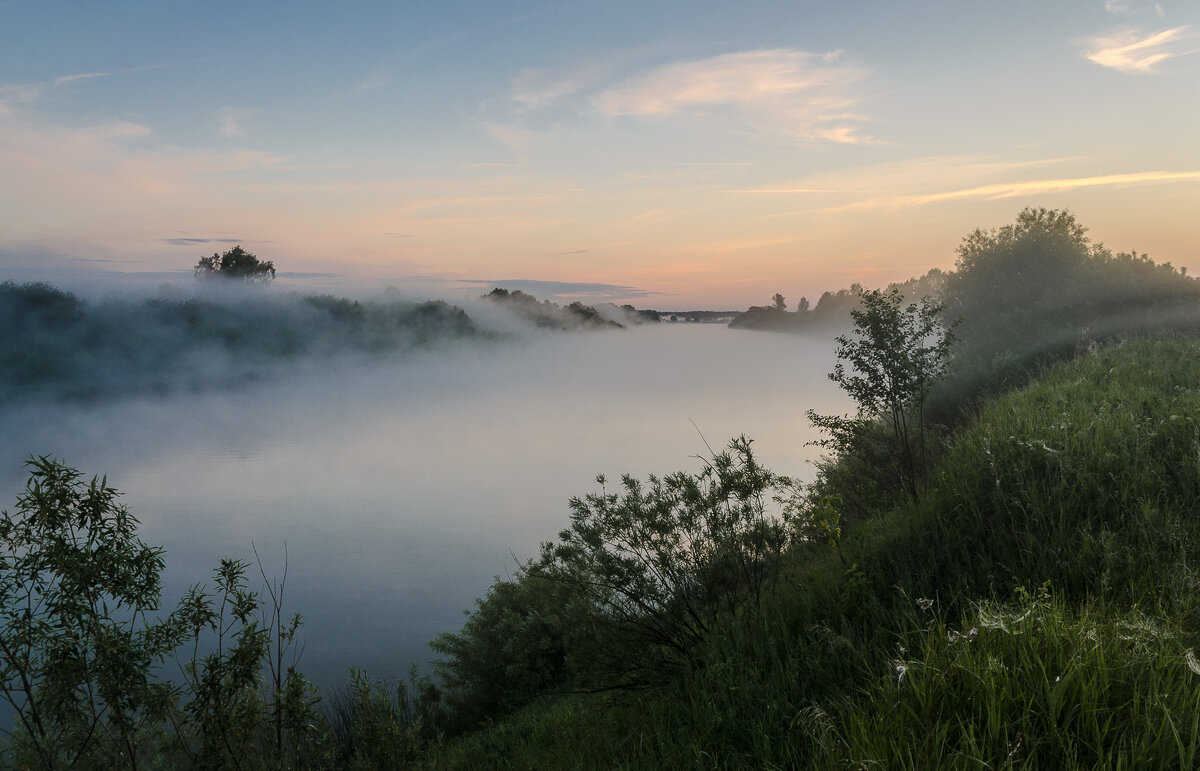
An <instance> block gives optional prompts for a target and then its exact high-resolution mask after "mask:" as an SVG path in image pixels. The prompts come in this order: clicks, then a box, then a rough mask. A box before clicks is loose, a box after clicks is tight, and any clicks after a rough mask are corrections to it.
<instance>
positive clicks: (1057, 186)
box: [826, 171, 1200, 211]
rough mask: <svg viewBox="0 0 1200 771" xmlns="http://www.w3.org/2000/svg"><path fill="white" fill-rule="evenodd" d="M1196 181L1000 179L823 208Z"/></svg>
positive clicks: (1156, 176)
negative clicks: (987, 183)
mask: <svg viewBox="0 0 1200 771" xmlns="http://www.w3.org/2000/svg"><path fill="white" fill-rule="evenodd" d="M1196 181H1200V171H1142V172H1134V173H1131V174H1103V175H1098V176H1092V177H1071V178H1064V179H1037V180H1024V181H1020V182H999V183H995V184H990V185H979V186H976V187H969V188H962V189H958V190H945V191H940V192H934V193H920V194H914V195H893V196H881V197H875V198H867V199H865V200H861V201H855V202H853V203H849V204H845V205H842V206H835V207H831V208H829V209H826V211H851V210H855V209H872V208H883V207H892V208H904V207H909V206H924V205H926V204H931V203H944V202H947V201H960V200H964V199H971V198H979V199H986V200H996V199H1002V198H1017V197H1019V196H1027V195H1038V194H1044V193H1068V192H1071V191H1073V190H1081V189H1084V188H1097V187H1126V186H1129V185H1155V184H1169V183H1177V182H1196Z"/></svg>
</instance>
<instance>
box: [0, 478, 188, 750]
mask: <svg viewBox="0 0 1200 771" xmlns="http://www.w3.org/2000/svg"><path fill="white" fill-rule="evenodd" d="M28 465H29V467H30V478H29V482H28V484H27V485H26V487H25V492H24V494H23V495H21V496H20V497H19V498H18V499H17V506H16V509H15V511H13V512H12V513H10V512H8V511H5V512H3V514H2V515H0V549H2V552H0V654H2V655H0V678H2V680H0V689H2V690H0V695H2V696H3V698H4V699H5V701H7V702H8V703H9V704H10V705H11V706H12V707H13V709H14V710H15V711H16V715H17V724H18V731H19V737H18V739H17V746H19V747H20V748H21V749H22V750H23V751H24V753H25V754H27V759H26V761H25V762H28V763H30V764H33V765H36V766H37V767H41V768H56V767H66V766H74V765H86V766H93V767H95V766H104V765H111V766H112V767H118V766H136V765H137V764H138V761H139V756H138V750H137V743H138V739H139V735H140V734H141V733H143V732H144V731H145V730H147V728H148V727H149V726H152V725H154V724H156V723H157V722H158V721H160V720H162V719H163V717H164V716H165V714H166V713H167V711H168V709H169V708H170V706H171V703H172V700H173V696H174V693H173V689H172V688H171V687H170V686H169V685H167V684H165V683H159V682H154V681H153V680H152V679H151V677H150V672H151V670H152V668H153V667H154V666H155V665H157V664H159V663H160V662H161V661H162V660H163V659H164V658H165V657H166V656H168V655H169V654H170V653H172V652H173V651H174V649H175V647H176V646H177V645H179V644H180V642H182V639H183V630H182V629H181V627H180V625H179V624H178V623H177V622H176V620H174V619H168V620H166V621H161V620H153V619H152V618H151V613H152V612H153V611H155V610H156V609H157V607H158V601H159V592H160V582H159V573H160V571H161V570H162V565H163V562H162V553H161V550H159V549H154V548H151V547H149V546H146V545H145V544H144V543H142V542H141V541H140V540H139V539H138V538H137V535H136V528H137V520H135V519H134V518H133V516H132V515H131V514H130V513H129V511H128V510H127V509H126V508H125V507H124V506H122V505H121V504H120V503H119V502H118V501H117V496H118V493H117V491H116V490H114V489H113V488H111V487H109V486H108V485H107V484H106V483H105V481H104V480H97V479H96V478H93V479H92V480H91V481H90V482H87V483H85V482H83V481H82V480H81V478H80V474H79V472H77V471H75V470H73V469H70V468H67V467H66V466H65V465H63V464H62V463H60V462H58V461H56V460H53V459H50V458H46V457H41V458H36V459H33V460H31V461H29V463H28Z"/></svg>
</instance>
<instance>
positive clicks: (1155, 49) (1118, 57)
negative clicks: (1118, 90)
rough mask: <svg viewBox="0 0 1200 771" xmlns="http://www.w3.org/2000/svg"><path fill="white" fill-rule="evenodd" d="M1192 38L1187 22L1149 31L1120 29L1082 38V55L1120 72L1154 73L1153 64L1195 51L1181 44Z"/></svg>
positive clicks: (1193, 36)
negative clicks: (1182, 24)
mask: <svg viewBox="0 0 1200 771" xmlns="http://www.w3.org/2000/svg"><path fill="white" fill-rule="evenodd" d="M1194 38H1195V35H1193V34H1192V33H1191V32H1190V27H1188V26H1186V25H1185V26H1181V27H1172V28H1171V29H1167V30H1163V31H1161V32H1155V33H1152V34H1147V33H1146V32H1144V31H1142V30H1137V29H1122V30H1118V31H1116V32H1113V33H1110V34H1108V35H1101V36H1097V37H1092V38H1087V39H1086V40H1084V41H1082V43H1083V49H1084V50H1083V56H1084V57H1085V58H1087V59H1088V60H1089V61H1093V62H1095V63H1096V64H1099V65H1101V66H1102V67H1111V68H1112V69H1115V70H1120V71H1121V72H1141V73H1149V72H1155V67H1156V66H1157V65H1158V64H1159V63H1160V62H1162V61H1165V60H1166V59H1170V58H1172V57H1176V56H1183V55H1185V54H1190V53H1195V51H1196V49H1194V48H1193V49H1185V48H1184V47H1183V46H1184V45H1185V41H1187V40H1190V39H1194Z"/></svg>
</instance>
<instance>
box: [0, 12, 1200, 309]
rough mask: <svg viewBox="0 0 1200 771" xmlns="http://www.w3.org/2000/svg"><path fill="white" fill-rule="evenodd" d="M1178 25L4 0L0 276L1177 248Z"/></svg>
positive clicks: (396, 272)
mask: <svg viewBox="0 0 1200 771" xmlns="http://www.w3.org/2000/svg"><path fill="white" fill-rule="evenodd" d="M247 6H252V7H247ZM1197 49H1200V3H1196V2H1194V1H1193V0H1189V1H1188V2H1170V1H1167V2H1161V3H1157V4H1156V3H1152V2H1150V3H1147V2H1138V1H1137V0H1109V1H1108V2H1107V3H1106V2H1104V0H1086V1H1085V0H1071V1H1070V2H1055V3H1046V2H1040V3H1035V2H1008V3H950V2H920V3H915V2H914V3H881V2H877V3H866V2H863V3H836V4H835V3H808V2H759V3H747V4H741V5H738V6H735V5H734V4H730V3H714V2H689V3H678V2H662V3H650V4H647V3H626V2H573V3H525V2H510V3H465V2H441V3H420V4H418V3H382V2H358V3H353V4H347V5H346V6H345V7H334V6H333V5H331V4H328V3H297V2H291V3H253V4H248V3H223V2H210V3H203V4H200V3H178V2H136V3H135V2H107V3H68V2H13V1H11V0H0V274H4V272H5V270H6V266H8V268H11V269H15V268H16V267H21V268H25V269H28V268H29V267H30V265H37V264H43V263H44V264H46V265H50V264H52V263H53V264H58V263H63V264H67V263H65V262H64V261H68V260H70V259H71V258H92V259H97V258H98V259H122V260H130V262H123V263H119V265H120V266H121V267H122V269H124V270H130V271H150V272H161V271H171V270H185V271H186V269H187V268H188V267H189V266H190V265H191V264H194V262H195V261H196V259H198V258H199V256H201V255H202V254H204V253H205V249H206V248H208V251H209V252H211V251H213V250H215V249H217V248H225V247H224V246H222V244H224V243H226V241H225V240H227V239H232V240H233V241H238V242H244V243H246V244H247V245H249V246H250V248H252V249H254V250H256V251H257V252H258V253H259V254H260V256H263V257H266V258H270V259H274V260H275V262H276V264H277V265H279V266H280V267H283V268H285V269H291V270H295V271H307V272H321V273H335V274H339V275H345V276H353V277H357V278H362V279H371V280H378V281H380V282H393V283H396V282H403V281H404V280H405V279H408V278H421V279H424V280H425V283H424V284H423V286H432V285H434V284H436V281H434V282H433V283H430V282H429V279H434V280H446V281H453V280H455V279H463V280H478V279H483V280H491V279H501V278H510V279H527V280H540V281H558V282H581V283H603V284H615V285H620V286H627V287H633V288H635V289H637V290H640V291H642V292H660V293H662V295H661V303H659V304H660V305H662V306H664V307H668V306H669V307H684V306H717V305H720V306H729V307H738V306H740V305H745V304H748V303H750V302H762V301H765V300H766V298H767V297H769V295H770V294H771V293H773V292H775V291H782V292H784V293H785V294H787V295H788V296H789V297H798V296H799V295H801V294H808V295H815V294H819V292H820V291H822V290H823V289H831V288H837V287H839V286H844V285H846V284H848V283H849V282H850V281H863V282H864V283H867V284H878V283H882V282H885V281H890V280H897V279H903V278H906V277H908V276H909V275H912V274H913V273H915V272H923V271H924V270H925V269H927V268H929V267H933V266H941V267H949V266H950V265H951V264H952V263H953V259H954V254H953V251H954V247H955V245H956V244H957V243H958V241H959V239H961V237H962V236H963V235H964V234H965V233H966V232H967V231H969V230H970V229H972V228H974V227H980V226H982V227H994V226H999V225H1003V224H1006V223H1007V222H1010V221H1011V220H1012V219H1013V217H1014V216H1015V214H1016V213H1017V212H1018V211H1019V210H1020V209H1021V208H1022V207H1024V206H1026V205H1035V206H1047V207H1053V208H1063V207H1065V208H1070V209H1071V210H1072V211H1074V212H1076V214H1077V216H1078V217H1079V219H1080V220H1081V221H1082V222H1083V223H1084V224H1085V225H1087V226H1089V227H1090V228H1091V231H1092V234H1093V236H1094V237H1096V238H1097V239H1098V240H1103V241H1105V242H1106V243H1107V244H1108V245H1109V246H1111V247H1113V248H1115V249H1124V250H1128V249H1134V248H1136V249H1138V250H1140V251H1148V252H1150V253H1151V255H1152V256H1153V257H1156V258H1158V259H1161V260H1171V261H1173V262H1174V263H1175V264H1184V265H1189V266H1190V267H1193V268H1200V254H1198V253H1197V247H1196V243H1197V242H1196V238H1195V237H1194V235H1193V231H1194V229H1193V228H1191V227H1190V226H1191V222H1190V219H1191V218H1192V217H1193V216H1194V213H1195V212H1196V211H1197V210H1200V206H1198V204H1200V143H1197V141H1196V136H1197V135H1200V132H1198V129H1200V106H1198V105H1200V54H1197V53H1196V52H1197ZM181 239H192V240H190V241H188V240H181ZM205 239H212V241H209V242H205ZM70 264H75V265H83V264H84V263H80V262H75V263H70ZM87 264H89V265H105V266H109V267H111V266H112V265H113V264H116V263H87ZM5 277H7V276H6V275H0V279H2V278H5ZM642 304H646V303H645V302H642Z"/></svg>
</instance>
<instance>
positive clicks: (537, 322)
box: [483, 287, 659, 331]
mask: <svg viewBox="0 0 1200 771" xmlns="http://www.w3.org/2000/svg"><path fill="white" fill-rule="evenodd" d="M483 299H485V300H490V301H491V302H494V303H496V304H497V305H500V306H501V307H504V308H507V309H509V310H511V311H513V312H514V313H515V314H516V315H517V317H518V318H520V319H522V320H523V321H525V322H527V323H529V324H533V325H534V326H535V327H538V328H540V329H555V330H560V331H566V330H571V329H621V328H623V327H625V326H629V325H637V324H656V323H658V321H659V318H658V313H657V312H655V311H639V310H638V309H636V308H634V307H633V306H632V305H621V306H616V305H610V306H606V307H607V308H609V309H610V310H611V314H610V315H614V316H618V317H619V318H620V321H617V320H615V319H612V318H608V317H606V316H605V315H604V314H602V313H601V312H600V311H598V310H597V309H596V308H594V307H593V306H591V305H584V304H583V303H581V302H578V301H576V302H573V303H571V304H570V305H567V306H566V307H563V306H561V305H558V304H557V303H552V302H550V301H549V300H542V301H539V300H538V299H537V298H536V297H534V296H533V295H531V294H527V293H526V292H522V291H521V290H519V289H514V290H512V291H509V290H507V289H502V288H500V287H496V288H495V289H493V290H492V291H490V292H488V293H487V294H485V295H483Z"/></svg>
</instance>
